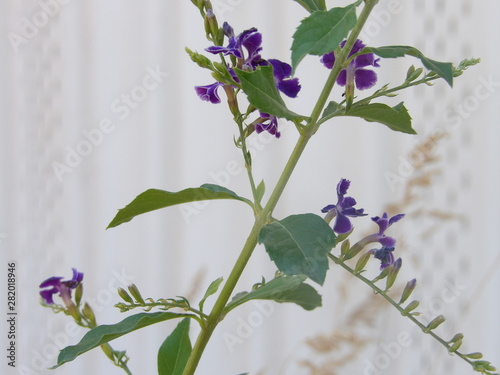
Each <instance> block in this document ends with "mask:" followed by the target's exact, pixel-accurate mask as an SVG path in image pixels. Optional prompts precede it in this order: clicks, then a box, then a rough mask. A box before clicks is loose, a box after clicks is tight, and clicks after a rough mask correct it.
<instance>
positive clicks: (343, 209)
mask: <svg viewBox="0 0 500 375" xmlns="http://www.w3.org/2000/svg"><path fill="white" fill-rule="evenodd" d="M349 186H350V181H349V180H346V179H344V178H343V179H341V180H340V182H339V183H338V184H337V204H330V205H328V206H326V207H324V208H323V209H322V210H321V212H323V213H326V216H325V220H326V221H327V222H328V223H329V222H331V221H332V220H333V219H334V218H335V223H334V224H333V231H334V232H335V233H337V234H345V233H349V232H350V231H351V230H352V228H353V226H352V224H351V221H350V219H349V217H358V216H366V214H365V213H364V210H363V209H362V208H361V209H356V208H354V206H355V205H356V200H355V199H354V198H353V197H347V196H346V194H347V189H349ZM404 216H405V215H404V214H398V215H395V216H393V217H391V218H389V216H388V215H387V213H386V212H384V214H383V215H382V216H381V217H379V216H375V217H372V221H373V222H375V223H376V224H377V225H378V227H379V230H378V232H376V233H373V234H370V235H368V236H366V237H364V238H363V239H362V240H360V241H358V242H357V243H356V244H354V245H353V246H352V248H351V250H350V254H351V255H352V256H355V255H356V254H358V253H359V252H360V251H361V250H363V248H364V247H365V246H366V245H368V244H369V243H373V242H378V243H379V244H380V245H382V247H381V248H380V249H371V250H370V251H369V252H368V253H370V254H373V256H374V257H375V258H376V259H378V260H380V269H384V268H386V267H388V266H390V265H392V264H394V263H395V262H401V260H400V259H398V260H395V259H394V255H393V251H394V249H395V247H396V239H395V238H393V237H389V236H387V235H386V234H385V231H386V230H387V229H388V228H389V227H390V226H391V225H392V224H394V223H396V222H398V221H399V220H401V219H402V218H403V217H404Z"/></svg>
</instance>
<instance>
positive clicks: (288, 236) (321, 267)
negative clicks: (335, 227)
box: [259, 214, 335, 285]
mask: <svg viewBox="0 0 500 375" xmlns="http://www.w3.org/2000/svg"><path fill="white" fill-rule="evenodd" d="M259 243H263V244H264V246H265V247H266V251H267V253H268V254H269V256H270V258H271V260H273V261H274V263H275V264H276V266H277V267H278V269H279V270H280V271H282V272H283V273H285V274H287V275H306V276H308V277H309V278H310V279H311V280H313V281H314V282H316V283H318V284H320V285H323V283H324V281H325V277H326V271H327V270H328V263H329V262H328V253H329V252H330V250H331V249H332V248H333V247H334V246H335V234H334V233H333V231H332V228H330V226H329V225H328V224H327V223H326V222H325V221H324V220H323V218H321V217H320V216H318V215H314V214H300V215H292V216H288V217H287V218H285V219H283V220H281V221H275V222H272V223H271V224H267V225H266V226H264V227H263V228H262V229H261V231H260V233H259Z"/></svg>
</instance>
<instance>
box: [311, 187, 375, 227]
mask: <svg viewBox="0 0 500 375" xmlns="http://www.w3.org/2000/svg"><path fill="white" fill-rule="evenodd" d="M350 184H351V182H350V181H349V180H346V179H345V178H342V179H341V180H340V182H339V183H338V185H337V198H338V200H337V204H330V205H328V206H326V207H324V208H323V209H322V210H321V212H326V213H327V214H326V216H325V220H326V221H327V222H330V221H331V220H332V219H333V218H334V217H335V224H334V225H333V231H334V232H335V233H338V234H342V233H347V232H349V231H350V230H351V229H352V224H351V221H350V220H349V218H348V217H357V216H365V215H366V214H365V213H363V212H364V210H363V209H362V208H361V209H356V208H354V206H355V205H356V200H355V199H354V198H352V197H346V196H345V195H346V193H347V189H349V185H350Z"/></svg>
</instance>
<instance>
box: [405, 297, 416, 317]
mask: <svg viewBox="0 0 500 375" xmlns="http://www.w3.org/2000/svg"><path fill="white" fill-rule="evenodd" d="M418 305H420V302H419V301H417V300H414V301H411V302H410V303H409V304H408V306H406V307H405V309H404V310H403V313H404V314H403V315H405V314H408V313H409V312H411V311H413V310H415V309H416V308H417V307H418Z"/></svg>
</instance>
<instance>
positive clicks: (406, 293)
mask: <svg viewBox="0 0 500 375" xmlns="http://www.w3.org/2000/svg"><path fill="white" fill-rule="evenodd" d="M416 286H417V279H413V280H410V281H408V282H407V283H406V286H405V288H404V290H403V294H402V295H401V299H400V300H399V304H400V305H401V304H402V303H403V302H405V301H406V300H407V299H408V297H410V295H411V294H412V292H413V291H414V290H415V287H416Z"/></svg>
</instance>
